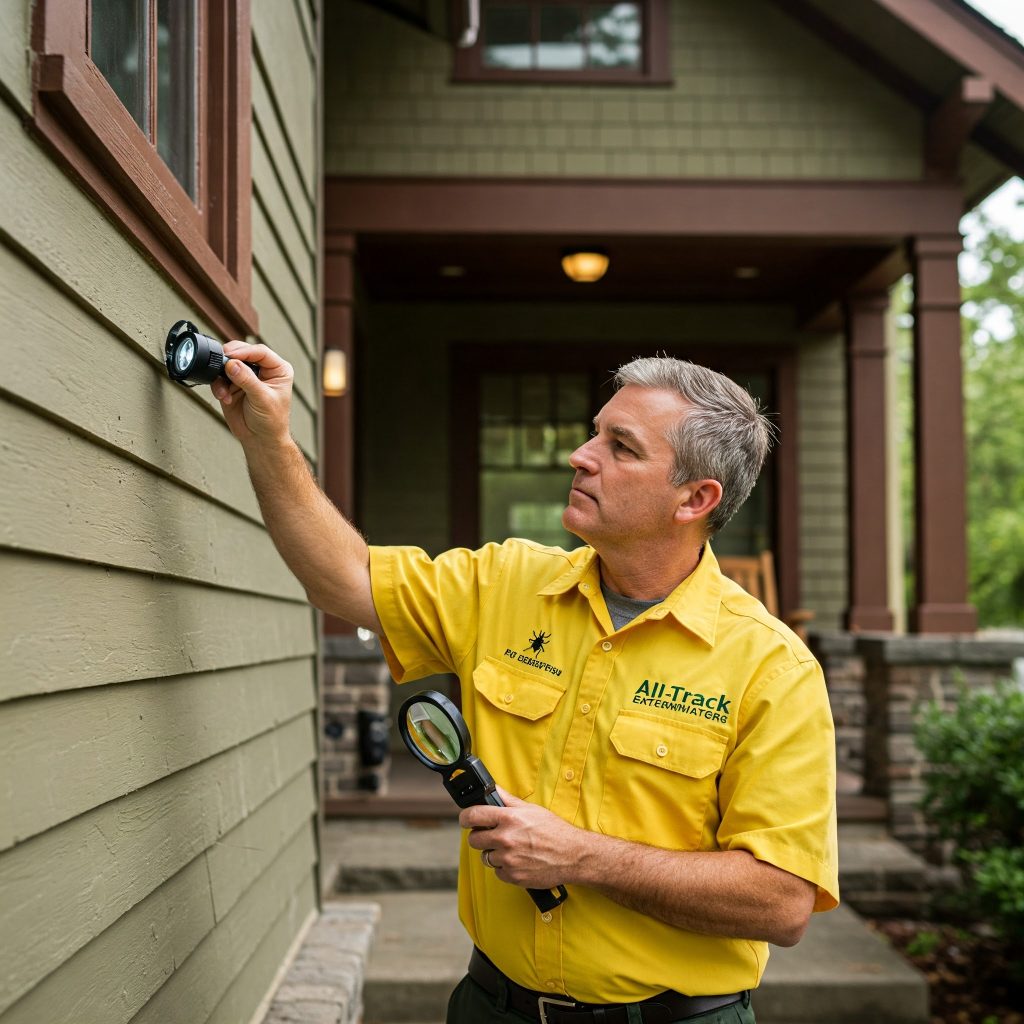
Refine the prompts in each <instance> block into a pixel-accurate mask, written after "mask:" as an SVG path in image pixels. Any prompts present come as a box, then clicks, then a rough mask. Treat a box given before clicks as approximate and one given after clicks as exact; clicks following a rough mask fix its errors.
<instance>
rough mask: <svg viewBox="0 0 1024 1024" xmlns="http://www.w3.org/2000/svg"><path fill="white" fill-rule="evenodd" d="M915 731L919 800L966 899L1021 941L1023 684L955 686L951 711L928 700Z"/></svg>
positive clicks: (1014, 943)
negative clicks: (946, 844)
mask: <svg viewBox="0 0 1024 1024" xmlns="http://www.w3.org/2000/svg"><path fill="white" fill-rule="evenodd" d="M915 739H916V742H917V746H918V749H919V750H920V751H921V753H922V754H923V755H924V756H925V758H926V759H927V760H928V768H927V770H926V772H925V793H924V797H923V800H922V808H923V810H924V812H925V814H926V815H927V816H928V818H929V820H930V821H931V823H932V824H933V825H934V826H935V828H936V829H937V832H938V835H939V837H940V838H942V839H947V840H952V842H953V845H954V856H955V858H956V861H957V863H958V864H959V865H960V867H961V868H962V871H963V878H964V893H963V895H964V897H965V900H964V902H965V905H966V906H968V907H970V908H971V910H972V912H973V916H974V917H975V918H976V919H977V920H981V921H985V922H987V923H988V924H990V925H991V926H992V927H993V928H995V929H996V931H997V933H998V934H999V935H1000V936H1001V937H1002V938H1003V939H1004V940H1005V941H1006V942H1007V943H1009V945H1010V946H1011V947H1014V948H1016V947H1020V948H1024V692H1021V691H1020V690H1018V689H1017V688H1016V687H1014V686H1013V685H1012V684H1010V683H1001V684H999V685H998V686H997V687H996V689H995V691H994V692H992V693H981V692H969V691H967V690H966V689H964V690H962V691H961V693H960V698H959V701H958V702H957V705H956V707H955V708H954V709H953V710H952V711H946V710H944V709H943V708H942V707H941V706H940V705H938V704H929V705H927V706H925V707H924V708H923V709H922V712H921V714H920V715H919V716H918V720H917V723H916V729H915Z"/></svg>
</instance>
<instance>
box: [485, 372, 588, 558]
mask: <svg viewBox="0 0 1024 1024" xmlns="http://www.w3.org/2000/svg"><path fill="white" fill-rule="evenodd" d="M589 393H590V381H589V375H588V374H586V373H577V374H543V373H524V374H515V373H508V374H484V375H482V376H481V378H480V453H481V461H480V477H479V479H480V537H479V541H480V543H482V544H483V543H487V542H488V541H503V540H506V539H507V538H509V537H528V538H530V539H531V540H535V541H537V542H538V543H540V544H550V545H553V546H556V547H562V548H574V547H579V545H580V544H581V543H582V541H580V540H579V538H578V537H574V536H572V534H570V533H568V532H567V531H566V530H565V529H563V528H562V512H563V511H564V509H565V506H566V501H567V499H568V495H569V487H570V486H571V484H572V477H573V470H572V469H571V468H570V467H569V462H568V459H569V456H570V455H571V454H572V452H574V451H575V450H576V449H577V448H578V447H579V446H580V444H582V443H583V441H585V440H586V439H587V436H588V435H589V432H590V419H591V414H590V408H589V402H588V399H587V396H588V395H589ZM512 396H515V398H513V397H512ZM510 411H511V412H513V413H514V415H511V416H510V415H509V413H510Z"/></svg>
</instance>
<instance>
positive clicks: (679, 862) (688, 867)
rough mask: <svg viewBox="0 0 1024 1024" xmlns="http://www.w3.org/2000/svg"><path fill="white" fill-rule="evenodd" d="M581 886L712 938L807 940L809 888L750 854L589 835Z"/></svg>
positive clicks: (581, 866) (577, 878)
mask: <svg viewBox="0 0 1024 1024" xmlns="http://www.w3.org/2000/svg"><path fill="white" fill-rule="evenodd" d="M577 864H578V867H577V871H576V872H574V874H575V877H574V878H567V879H566V881H574V882H576V884H578V885H585V886H588V887H590V888H592V889H596V890H597V891H598V892H600V893H602V894H603V895H605V896H607V897H608V898H609V899H612V900H614V901H615V902H616V903H620V904H622V905H623V906H625V907H628V908H629V909H630V910H637V911H639V912H640V913H642V914H646V915H648V916H649V917H654V918H657V919H658V920H660V921H665V922H666V923H667V924H671V925H674V926H675V927H677V928H685V929H686V930H687V931H693V932H700V933H702V934H705V935H726V936H731V937H735V938H747V939H761V940H764V941H768V942H773V943H775V944H777V945H782V946H787V945H793V944H795V943H796V942H798V941H799V940H800V937H801V936H802V934H803V932H804V929H805V927H806V923H807V917H808V915H809V914H810V911H811V907H812V905H813V902H814V890H813V886H811V885H810V883H808V882H805V881H804V880H803V879H801V878H797V877H795V876H794V875H791V874H789V873H788V872H786V871H782V870H781V869H780V868H776V867H774V866H773V865H771V864H765V863H764V862H762V861H759V860H757V859H756V858H755V857H753V856H752V855H751V854H749V853H747V852H746V851H744V850H732V851H728V850H721V851H712V852H693V853H691V852H677V851H674V850H662V849H658V848H656V847H651V846H644V845H642V844H640V843H633V842H628V841H626V840H623V839H615V838H613V837H611V836H604V835H599V834H597V833H593V832H588V833H585V834H584V839H583V842H582V843H581V853H580V854H579V857H578V860H577Z"/></svg>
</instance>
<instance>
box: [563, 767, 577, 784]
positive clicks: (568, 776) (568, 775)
mask: <svg viewBox="0 0 1024 1024" xmlns="http://www.w3.org/2000/svg"><path fill="white" fill-rule="evenodd" d="M565 777H566V779H567V780H568V781H569V782H572V780H573V779H574V778H576V773H575V772H574V771H573V770H572V769H571V768H570V769H569V770H568V771H567V772H566V773H565Z"/></svg>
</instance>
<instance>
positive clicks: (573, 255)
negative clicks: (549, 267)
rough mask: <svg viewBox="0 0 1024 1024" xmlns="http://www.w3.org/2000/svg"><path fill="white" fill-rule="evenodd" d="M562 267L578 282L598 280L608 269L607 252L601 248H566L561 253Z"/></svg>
mask: <svg viewBox="0 0 1024 1024" xmlns="http://www.w3.org/2000/svg"><path fill="white" fill-rule="evenodd" d="M562 269H563V270H564V271H565V274H566V276H567V277H569V278H570V279H571V280H573V281H576V282H578V283H580V284H584V283H590V282H593V281H600V280H601V278H602V277H604V275H605V272H606V271H607V270H608V253H606V252H604V251H603V250H601V249H567V250H566V251H565V252H564V253H562Z"/></svg>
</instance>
